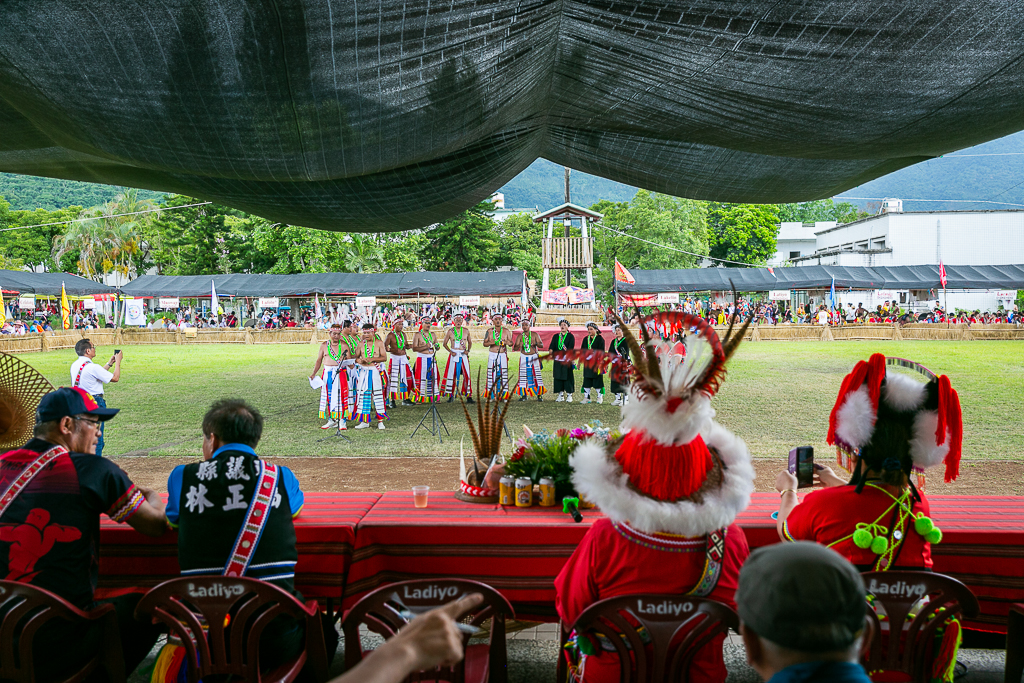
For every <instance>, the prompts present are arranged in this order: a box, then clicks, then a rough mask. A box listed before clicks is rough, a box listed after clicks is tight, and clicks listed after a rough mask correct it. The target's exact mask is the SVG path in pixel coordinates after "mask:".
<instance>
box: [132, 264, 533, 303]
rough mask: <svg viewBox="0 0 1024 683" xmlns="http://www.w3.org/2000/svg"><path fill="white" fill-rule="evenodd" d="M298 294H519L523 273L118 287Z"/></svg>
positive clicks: (150, 280) (188, 293)
mask: <svg viewBox="0 0 1024 683" xmlns="http://www.w3.org/2000/svg"><path fill="white" fill-rule="evenodd" d="M213 287H215V288H216V290H217V295H218V296H232V297H247V296H248V297H301V296H312V295H314V294H332V295H350V296H356V295H359V296H381V297H406V296H423V295H426V296H431V295H433V296H471V295H480V296H517V297H518V296H522V294H523V293H524V292H525V291H526V287H527V284H526V273H525V272H524V271H521V270H512V271H502V272H496V273H448V272H433V271H427V272H422V273H312V274H300V275H269V274H235V275H143V276H141V277H139V278H137V279H135V280H132V281H131V282H129V283H128V284H126V285H124V286H123V287H122V288H121V292H122V293H123V294H125V295H127V296H135V297H144V296H168V297H173V296H176V297H206V296H210V292H211V288H213Z"/></svg>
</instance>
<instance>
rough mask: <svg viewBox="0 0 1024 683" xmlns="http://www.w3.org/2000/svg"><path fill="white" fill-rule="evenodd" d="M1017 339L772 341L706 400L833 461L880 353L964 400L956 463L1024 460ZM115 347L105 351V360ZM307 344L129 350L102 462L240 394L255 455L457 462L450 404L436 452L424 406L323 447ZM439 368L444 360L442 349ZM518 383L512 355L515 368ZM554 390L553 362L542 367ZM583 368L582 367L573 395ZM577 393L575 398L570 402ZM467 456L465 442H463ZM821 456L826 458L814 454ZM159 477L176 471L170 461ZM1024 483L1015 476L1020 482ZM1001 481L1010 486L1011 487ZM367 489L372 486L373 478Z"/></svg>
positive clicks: (758, 444)
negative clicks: (254, 413)
mask: <svg viewBox="0 0 1024 683" xmlns="http://www.w3.org/2000/svg"><path fill="white" fill-rule="evenodd" d="M1022 348H1024V347H1022V346H1021V345H1020V343H1019V342H1013V341H975V342H941V343H940V342H929V341H896V342H860V341H848V342H844V343H842V344H836V343H818V342H801V343H781V342H780V343H774V342H760V343H748V344H744V345H741V346H740V348H739V351H738V352H737V355H736V357H735V359H734V360H733V361H731V362H730V365H729V375H728V377H727V378H726V381H725V383H724V384H723V386H722V391H721V392H720V393H719V394H718V395H717V396H716V397H715V399H714V401H713V406H714V407H715V409H716V410H717V411H718V416H717V419H718V420H719V421H720V422H721V423H722V424H723V425H725V426H726V427H728V428H729V429H732V430H734V431H735V432H736V433H737V434H738V435H740V436H741V437H743V438H744V439H745V440H746V441H747V443H748V444H749V446H750V449H751V452H752V453H753V455H754V457H756V458H779V457H781V456H783V455H784V454H785V453H788V452H789V449H790V448H791V447H793V446H796V445H812V446H814V447H815V449H816V452H817V453H819V454H820V455H819V459H823V460H825V459H827V460H831V459H832V458H833V457H834V455H833V453H834V452H833V451H831V450H830V449H828V447H827V446H826V445H825V442H824V440H825V433H826V428H827V424H828V414H829V411H830V410H831V408H832V405H833V403H834V401H835V397H836V393H837V392H838V390H839V384H840V382H841V381H842V378H843V376H844V375H845V374H846V373H847V372H849V370H850V368H851V367H853V365H854V363H855V362H856V361H857V360H859V359H863V358H867V357H868V356H869V355H870V354H871V353H872V352H875V351H878V352H881V353H885V354H888V355H894V356H902V357H904V358H911V359H913V360H916V361H918V362H920V363H923V364H924V365H926V366H927V367H929V368H931V369H932V370H935V371H936V372H940V373H946V374H948V375H949V376H950V378H951V379H952V381H953V386H954V387H956V389H957V390H958V391H959V392H960V399H961V401H962V403H963V412H964V459H965V460H966V461H973V460H1002V461H1014V462H1024V456H1022V454H1021V450H1020V444H1021V443H1024V422H1021V420H1020V419H1019V417H1020V416H1019V410H1020V406H1021V405H1024V353H1021V350H1022ZM111 353H113V348H108V347H100V349H99V354H98V355H97V359H98V360H100V361H101V362H103V361H105V360H106V359H107V358H108V357H109V355H110V354H111ZM315 355H316V346H313V345H295V344H288V345H284V344H282V345H257V346H243V345H226V344H225V345H215V344H211V345H204V346H202V347H198V346H174V345H164V346H129V347H125V349H124V356H125V357H124V362H123V365H122V379H121V381H120V382H119V383H118V384H113V385H108V393H107V402H108V403H109V404H110V405H111V406H114V407H118V408H121V409H122V412H121V414H120V415H118V416H117V417H116V418H115V419H114V420H113V422H111V423H110V428H109V430H108V431H107V434H106V441H107V445H106V449H105V451H104V455H107V456H111V457H115V456H126V455H133V456H135V455H138V456H143V455H145V456H186V457H192V456H196V455H197V454H198V453H199V450H200V447H201V434H200V422H201V420H202V416H203V413H204V412H205V410H206V408H207V407H208V406H209V405H210V403H211V402H213V401H214V400H216V399H218V398H223V397H228V396H242V397H244V398H246V399H247V400H250V401H252V402H253V404H254V405H255V406H256V407H257V408H259V409H260V410H261V411H263V413H264V416H265V417H266V428H265V432H264V436H263V440H262V442H261V443H260V446H259V448H258V449H257V450H258V452H259V453H261V454H262V455H265V456H268V457H270V456H360V457H376V456H387V457H410V456H411V457H420V456H440V457H446V458H453V457H457V456H458V454H459V440H460V438H461V437H463V436H467V435H468V430H467V428H466V422H465V418H464V417H463V415H462V409H461V408H460V407H459V405H458V403H452V404H448V403H441V404H440V406H439V410H440V412H441V414H442V415H443V417H444V419H445V421H446V422H447V425H448V429H449V430H450V432H451V438H450V439H449V438H445V440H444V443H443V444H438V442H437V439H436V438H432V437H431V436H430V435H429V434H426V433H424V432H423V430H421V431H420V433H418V434H417V435H416V436H415V437H414V438H412V439H410V438H409V435H410V434H411V433H412V430H413V428H414V427H415V426H416V424H417V423H418V422H419V420H420V417H421V416H422V415H423V413H424V408H423V407H422V406H418V405H417V406H399V407H398V408H397V409H395V410H393V411H391V419H390V420H389V421H388V424H387V429H385V430H384V431H378V430H376V429H372V430H360V431H358V432H356V431H353V430H351V429H350V430H349V431H348V432H346V433H347V434H348V435H349V437H350V438H351V439H352V441H351V443H348V442H345V441H344V440H342V439H329V440H327V441H323V442H321V441H320V439H323V438H324V433H323V432H322V431H321V430H320V429H319V425H320V424H322V421H321V420H319V419H318V418H317V402H318V400H319V395H318V392H317V391H313V390H311V389H310V388H309V383H308V382H307V379H306V378H307V377H308V375H309V373H310V372H311V371H312V369H313V360H314V358H315ZM484 357H485V354H484V352H483V351H482V350H476V349H474V353H473V355H472V364H473V372H474V373H475V372H476V369H477V368H481V369H482V368H484ZM21 358H22V359H23V360H25V361H26V362H27V363H29V364H30V365H32V366H33V367H35V368H37V369H38V370H40V371H41V372H42V373H43V374H44V375H45V376H46V377H47V378H48V379H49V380H50V381H51V382H52V383H53V384H54V385H55V386H61V385H67V384H69V383H70V381H71V378H70V375H69V370H68V368H69V367H70V365H71V363H72V361H73V360H74V358H75V354H74V351H72V350H70V349H69V350H60V351H51V352H49V353H30V354H24V355H22V356H21ZM441 362H442V364H443V362H444V355H443V353H442V359H441ZM509 365H510V371H511V374H512V376H513V377H515V373H516V371H517V368H518V358H516V357H515V354H513V357H512V358H511V359H510V362H509ZM544 375H545V383H546V384H547V385H548V386H550V385H551V382H550V379H551V367H550V365H549V364H545V368H544ZM580 375H581V372H580V371H577V387H578V386H579V384H580ZM579 398H580V395H579V394H578V393H577V394H576V400H577V401H578V400H579ZM545 399H546V400H545V401H544V402H543V403H538V402H537V401H526V402H523V403H519V402H515V403H513V405H512V407H511V409H510V410H509V419H508V424H509V426H510V427H511V428H514V430H515V431H516V432H518V433H521V430H522V425H523V424H527V425H529V426H530V428H531V429H534V430H541V429H548V430H554V429H558V428H562V427H573V426H577V425H580V424H582V423H584V422H587V421H589V420H593V419H599V420H601V421H602V422H604V423H605V424H606V425H609V426H612V425H617V424H618V422H619V410H618V408H616V407H614V406H611V405H610V403H611V398H610V397H609V398H608V399H607V400H606V402H605V404H604V405H580V404H579V403H573V404H571V405H567V404H563V403H554V398H553V397H552V396H551V395H550V394H549V395H547V396H545ZM466 446H467V449H468V450H469V451H470V452H471V451H472V447H471V445H470V442H469V439H468V438H467V439H466ZM822 456H824V457H822ZM167 469H170V468H169V467H168V468H167ZM1017 481H1018V482H1019V479H1018V480H1017ZM1007 483H1008V484H1009V482H1007ZM363 488H364V490H377V485H376V484H375V483H374V482H372V481H368V482H366V483H365V486H364V487H363Z"/></svg>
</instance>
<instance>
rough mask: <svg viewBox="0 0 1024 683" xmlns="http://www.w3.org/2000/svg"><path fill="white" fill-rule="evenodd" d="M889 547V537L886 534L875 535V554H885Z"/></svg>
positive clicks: (873, 547) (873, 550)
mask: <svg viewBox="0 0 1024 683" xmlns="http://www.w3.org/2000/svg"><path fill="white" fill-rule="evenodd" d="M888 549H889V539H887V538H886V537H885V536H875V538H874V539H873V540H872V541H871V552H873V553H874V554H875V555H883V554H884V553H885V551H886V550H888Z"/></svg>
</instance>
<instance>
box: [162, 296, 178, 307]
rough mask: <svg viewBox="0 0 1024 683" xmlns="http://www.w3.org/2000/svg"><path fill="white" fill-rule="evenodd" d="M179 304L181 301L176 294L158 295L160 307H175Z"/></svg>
mask: <svg viewBox="0 0 1024 683" xmlns="http://www.w3.org/2000/svg"><path fill="white" fill-rule="evenodd" d="M180 305H181V302H180V301H179V300H178V297H176V296H162V297H160V308H177V307H178V306H180Z"/></svg>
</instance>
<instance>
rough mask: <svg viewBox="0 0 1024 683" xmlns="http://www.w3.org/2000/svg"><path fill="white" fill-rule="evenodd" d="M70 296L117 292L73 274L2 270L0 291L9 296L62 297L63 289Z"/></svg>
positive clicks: (0, 273)
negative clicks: (36, 295)
mask: <svg viewBox="0 0 1024 683" xmlns="http://www.w3.org/2000/svg"><path fill="white" fill-rule="evenodd" d="M62 286H63V287H64V289H65V291H66V292H67V294H68V296H91V295H95V294H114V293H115V292H116V290H115V289H114V288H113V287H110V286H109V285H105V284H103V283H101V282H93V281H92V280H88V279H86V278H84V277H79V276H78V275H72V274H71V273H32V272H29V271H27V270H0V289H2V290H3V291H4V293H8V294H14V293H17V294H41V295H43V296H60V292H61V287H62Z"/></svg>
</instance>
